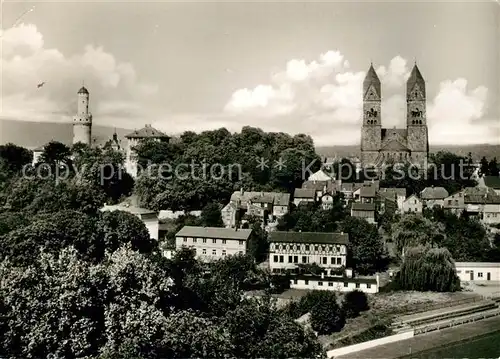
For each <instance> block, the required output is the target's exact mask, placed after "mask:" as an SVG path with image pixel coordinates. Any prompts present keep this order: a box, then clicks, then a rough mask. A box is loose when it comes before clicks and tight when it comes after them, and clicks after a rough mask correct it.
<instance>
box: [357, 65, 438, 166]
mask: <svg viewBox="0 0 500 359" xmlns="http://www.w3.org/2000/svg"><path fill="white" fill-rule="evenodd" d="M426 99H427V96H426V89H425V80H424V78H423V77H422V74H421V73H420V70H419V69H418V67H417V65H416V64H415V66H414V67H413V69H412V71H411V74H410V77H409V78H408V80H407V82H406V128H404V129H397V128H394V129H389V128H382V91H381V84H380V80H379V78H378V76H377V73H376V72H375V69H374V68H373V65H371V66H370V68H369V70H368V72H367V74H366V77H365V79H364V81H363V125H362V128H361V163H362V166H363V167H365V168H366V167H381V166H382V165H383V164H385V163H388V162H396V163H397V162H411V163H413V164H415V165H419V166H421V167H424V166H425V164H426V161H427V157H428V153H429V140H428V129H427V111H426Z"/></svg>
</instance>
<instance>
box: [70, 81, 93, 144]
mask: <svg viewBox="0 0 500 359" xmlns="http://www.w3.org/2000/svg"><path fill="white" fill-rule="evenodd" d="M77 96H78V105H77V113H76V115H75V116H74V117H73V144H76V143H78V142H81V143H84V144H86V145H89V146H90V145H91V142H90V141H91V133H92V114H91V113H90V112H89V92H88V90H87V89H86V88H85V87H84V86H82V88H81V89H80V90H79V91H78V94H77Z"/></svg>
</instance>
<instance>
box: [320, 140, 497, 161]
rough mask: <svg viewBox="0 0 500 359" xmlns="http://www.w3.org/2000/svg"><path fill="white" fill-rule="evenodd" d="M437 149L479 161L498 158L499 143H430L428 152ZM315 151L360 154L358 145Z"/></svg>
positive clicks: (339, 155) (340, 154) (330, 154)
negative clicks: (470, 154) (484, 158)
mask: <svg viewBox="0 0 500 359" xmlns="http://www.w3.org/2000/svg"><path fill="white" fill-rule="evenodd" d="M439 151H449V152H452V153H455V154H457V155H461V156H467V154H468V153H469V152H471V153H472V158H473V160H474V161H479V160H480V159H481V158H482V157H483V156H484V157H486V158H489V159H491V158H493V157H497V159H500V145H489V144H482V145H459V146H458V145H457V146H449V145H448V146H445V145H434V146H433V145H431V146H430V152H432V153H435V152H439ZM316 152H317V153H318V154H319V155H320V156H321V157H336V156H337V157H353V156H357V157H359V156H360V150H359V145H353V146H328V147H317V148H316Z"/></svg>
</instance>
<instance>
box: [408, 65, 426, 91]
mask: <svg viewBox="0 0 500 359" xmlns="http://www.w3.org/2000/svg"><path fill="white" fill-rule="evenodd" d="M417 83H418V84H419V87H420V91H422V95H423V96H424V98H425V80H424V78H423V76H422V74H421V73H420V70H419V69H418V66H417V64H415V66H413V69H412V70H411V73H410V77H409V78H408V81H407V82H406V94H407V95H408V94H410V93H411V91H412V90H413V87H414V86H415V84H417Z"/></svg>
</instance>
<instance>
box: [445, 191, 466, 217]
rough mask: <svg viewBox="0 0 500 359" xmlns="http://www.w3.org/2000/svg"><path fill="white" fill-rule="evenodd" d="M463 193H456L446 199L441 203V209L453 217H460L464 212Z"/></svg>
mask: <svg viewBox="0 0 500 359" xmlns="http://www.w3.org/2000/svg"><path fill="white" fill-rule="evenodd" d="M464 199H465V191H458V192H455V193H453V194H452V195H450V196H448V197H446V198H445V199H444V201H443V208H444V209H445V210H447V211H449V212H451V213H453V214H455V215H457V216H458V215H461V214H462V212H463V211H464V210H465V201H464Z"/></svg>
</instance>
